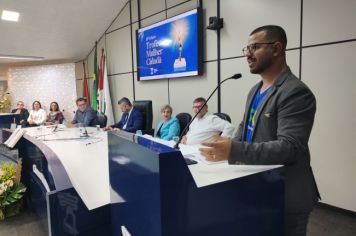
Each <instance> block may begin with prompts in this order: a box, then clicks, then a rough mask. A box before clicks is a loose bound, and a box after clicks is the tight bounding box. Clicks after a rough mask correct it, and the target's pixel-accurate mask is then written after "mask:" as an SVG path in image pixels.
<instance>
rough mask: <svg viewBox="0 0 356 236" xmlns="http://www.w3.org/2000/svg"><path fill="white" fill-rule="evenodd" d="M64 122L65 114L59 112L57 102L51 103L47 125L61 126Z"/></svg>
mask: <svg viewBox="0 0 356 236" xmlns="http://www.w3.org/2000/svg"><path fill="white" fill-rule="evenodd" d="M63 120H64V116H63V113H62V112H61V111H60V110H59V106H58V103H57V102H51V105H50V108H49V113H48V116H47V121H46V125H54V124H60V123H62V121H63Z"/></svg>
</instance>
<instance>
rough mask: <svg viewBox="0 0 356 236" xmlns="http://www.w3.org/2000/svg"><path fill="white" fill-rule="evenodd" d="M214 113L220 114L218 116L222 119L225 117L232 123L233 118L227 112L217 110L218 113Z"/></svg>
mask: <svg viewBox="0 0 356 236" xmlns="http://www.w3.org/2000/svg"><path fill="white" fill-rule="evenodd" d="M214 115H216V116H218V117H220V118H221V119H223V120H226V121H228V122H229V123H231V118H230V116H229V115H228V114H226V113H222V112H220V113H219V112H217V113H214Z"/></svg>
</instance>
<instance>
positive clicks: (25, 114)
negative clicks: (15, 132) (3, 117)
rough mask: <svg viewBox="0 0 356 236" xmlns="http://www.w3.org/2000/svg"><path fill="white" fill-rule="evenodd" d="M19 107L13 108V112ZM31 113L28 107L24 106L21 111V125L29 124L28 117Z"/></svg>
mask: <svg viewBox="0 0 356 236" xmlns="http://www.w3.org/2000/svg"><path fill="white" fill-rule="evenodd" d="M16 111H17V109H13V110H12V111H11V113H16ZM29 115H30V113H29V112H28V110H27V109H25V108H22V109H21V111H20V125H23V126H26V125H27V119H28V117H29Z"/></svg>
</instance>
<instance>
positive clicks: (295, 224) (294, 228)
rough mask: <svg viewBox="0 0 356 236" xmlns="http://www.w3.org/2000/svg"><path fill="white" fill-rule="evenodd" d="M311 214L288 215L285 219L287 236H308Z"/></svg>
mask: <svg viewBox="0 0 356 236" xmlns="http://www.w3.org/2000/svg"><path fill="white" fill-rule="evenodd" d="M309 215H310V212H307V213H286V215H285V218H284V232H285V236H306V235H307V225H308V220H309Z"/></svg>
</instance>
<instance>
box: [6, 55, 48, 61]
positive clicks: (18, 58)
mask: <svg viewBox="0 0 356 236" xmlns="http://www.w3.org/2000/svg"><path fill="white" fill-rule="evenodd" d="M0 59H10V60H29V61H40V60H43V59H44V57H34V56H15V55H1V54H0Z"/></svg>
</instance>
